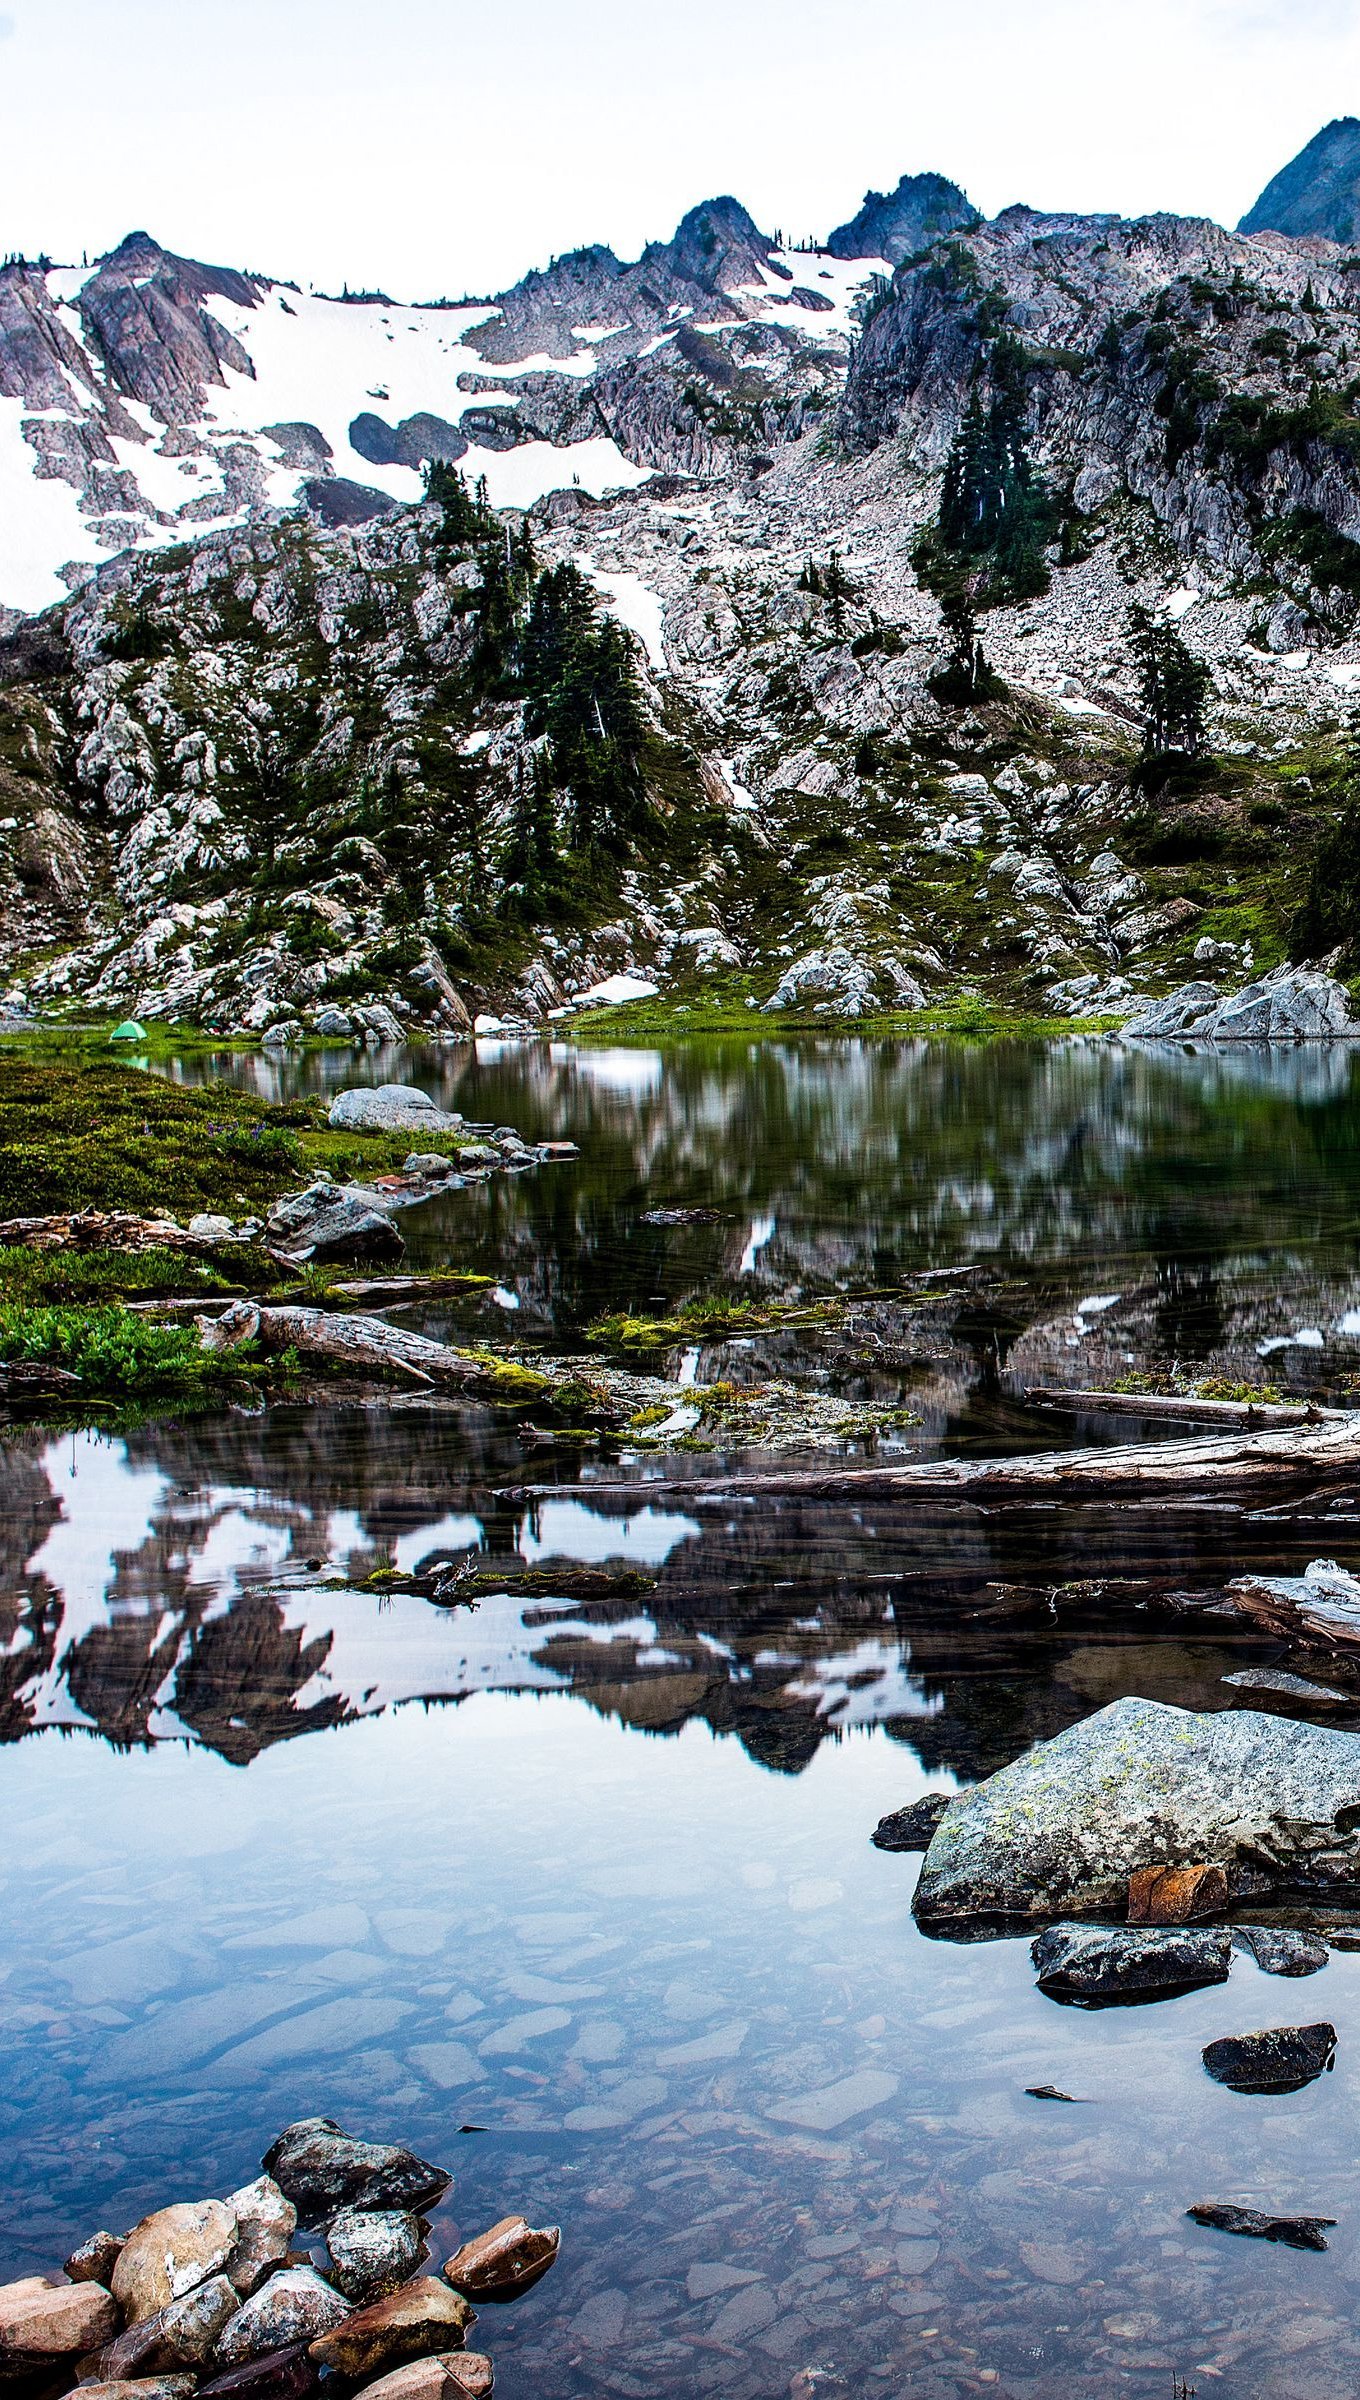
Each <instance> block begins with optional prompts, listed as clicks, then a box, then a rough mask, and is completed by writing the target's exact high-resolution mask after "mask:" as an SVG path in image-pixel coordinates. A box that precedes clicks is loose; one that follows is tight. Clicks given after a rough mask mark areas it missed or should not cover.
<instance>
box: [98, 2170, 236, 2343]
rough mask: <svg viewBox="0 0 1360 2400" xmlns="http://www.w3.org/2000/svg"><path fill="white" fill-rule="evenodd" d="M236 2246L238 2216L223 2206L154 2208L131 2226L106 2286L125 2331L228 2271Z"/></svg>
mask: <svg viewBox="0 0 1360 2400" xmlns="http://www.w3.org/2000/svg"><path fill="white" fill-rule="evenodd" d="M235 2241H236V2212H235V2210H234V2209H231V2208H229V2207H228V2206H227V2204H226V2202H225V2201H223V2200H188V2201H182V2202H180V2203H178V2204H177V2205H176V2206H174V2207H172V2208H158V2209H156V2210H155V2211H154V2212H153V2213H152V2215H151V2216H149V2217H143V2218H142V2220H141V2223H140V2224H138V2225H134V2226H133V2228H132V2231H131V2233H130V2234H129V2235H128V2237H127V2240H126V2241H125V2242H124V2244H123V2247H122V2250H121V2252H120V2254H119V2258H118V2264H117V2266H116V2267H115V2268H114V2271H113V2280H112V2282H111V2284H110V2286H109V2289H110V2291H111V2292H112V2293H113V2296H114V2299H115V2300H116V2301H117V2302H118V2305H119V2307H120V2308H121V2309H122V2311H123V2315H124V2318H125V2320H126V2322H127V2324H129V2325H140V2324H142V2323H143V2322H144V2321H145V2320H146V2318H148V2317H156V2316H159V2315H160V2313H161V2310H162V2309H165V2308H168V2307H169V2305H170V2303H171V2301H172V2300H181V2299H183V2297H184V2294H185V2293H186V2292H191V2291H192V2290H193V2289H194V2287H195V2285H196V2284H200V2283H206V2282H207V2280H208V2278H209V2276H210V2275H215V2274H216V2273H217V2271H218V2269H219V2268H220V2267H223V2266H225V2265H226V2262H227V2259H228V2258H229V2257H230V2255H231V2252H232V2249H233V2247H234V2245H235Z"/></svg>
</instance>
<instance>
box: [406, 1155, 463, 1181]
mask: <svg viewBox="0 0 1360 2400" xmlns="http://www.w3.org/2000/svg"><path fill="white" fill-rule="evenodd" d="M401 1171H402V1173H403V1175H423V1176H424V1178H425V1180H426V1182H427V1183H438V1182H439V1181H441V1179H442V1178H443V1177H444V1176H445V1175H456V1174H457V1172H458V1161H457V1159H456V1158H446V1157H445V1155H444V1153H443V1151H442V1150H413V1151H412V1152H411V1154H410V1157H409V1158H404V1159H403V1160H402V1162H401Z"/></svg>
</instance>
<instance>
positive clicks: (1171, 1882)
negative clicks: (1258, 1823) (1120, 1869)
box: [1129, 1866, 1228, 1925]
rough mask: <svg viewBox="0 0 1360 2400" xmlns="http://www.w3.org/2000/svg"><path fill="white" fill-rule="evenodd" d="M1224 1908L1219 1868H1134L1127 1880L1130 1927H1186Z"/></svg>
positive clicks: (1224, 1891) (1224, 1882)
mask: <svg viewBox="0 0 1360 2400" xmlns="http://www.w3.org/2000/svg"><path fill="white" fill-rule="evenodd" d="M1227 1905H1228V1878H1227V1876H1226V1874H1225V1873H1224V1871H1223V1869H1222V1867H1218V1866H1199V1867H1137V1868H1135V1870H1134V1872H1133V1874H1132V1875H1130V1877H1129V1923H1130V1925H1187V1924H1188V1923H1189V1922H1190V1919H1191V1918H1192V1917H1214V1916H1217V1915H1218V1913H1219V1911H1220V1909H1224V1908H1226V1907H1227Z"/></svg>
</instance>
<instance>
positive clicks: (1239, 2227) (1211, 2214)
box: [1185, 2200, 1336, 2250]
mask: <svg viewBox="0 0 1360 2400" xmlns="http://www.w3.org/2000/svg"><path fill="white" fill-rule="evenodd" d="M1185 2213H1186V2215H1187V2217H1193V2218H1194V2220H1195V2223H1196V2224H1197V2225H1212V2226H1213V2227H1214V2228H1215V2230H1216V2231H1217V2232H1219V2233H1246V2234H1253V2235H1254V2236H1255V2238H1256V2239H1257V2241H1260V2242H1288V2244H1289V2246H1290V2248H1291V2249H1292V2250H1325V2249H1326V2247H1327V2243H1326V2238H1325V2236H1326V2229H1327V2228H1328V2227H1329V2226H1331V2225H1335V2223H1336V2219H1335V2217H1276V2216H1272V2215H1270V2214H1268V2213H1267V2212H1266V2211H1265V2210H1264V2209H1259V2208H1238V2207H1237V2205H1236V2203H1235V2202H1234V2201H1231V2200H1201V2201H1200V2202H1199V2203H1198V2204H1197V2206H1196V2207H1194V2208H1187V2210H1186V2212H1185Z"/></svg>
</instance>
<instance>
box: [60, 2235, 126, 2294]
mask: <svg viewBox="0 0 1360 2400" xmlns="http://www.w3.org/2000/svg"><path fill="white" fill-rule="evenodd" d="M122 2247H123V2236H122V2235H121V2234H120V2233H92V2234H91V2235H90V2238H89V2240H88V2241H87V2242H82V2243H81V2244H80V2247H79V2249H77V2250H73V2251H72V2252H71V2255H70V2257H69V2258H68V2259H67V2261H66V2273H67V2274H68V2275H69V2276H70V2278H71V2281H72V2283H102V2284H107V2283H108V2280H109V2277H110V2276H111V2275H112V2273H113V2270H114V2268H115V2267H116V2266H117V2264H118V2253H119V2251H120V2250H121V2249H122Z"/></svg>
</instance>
